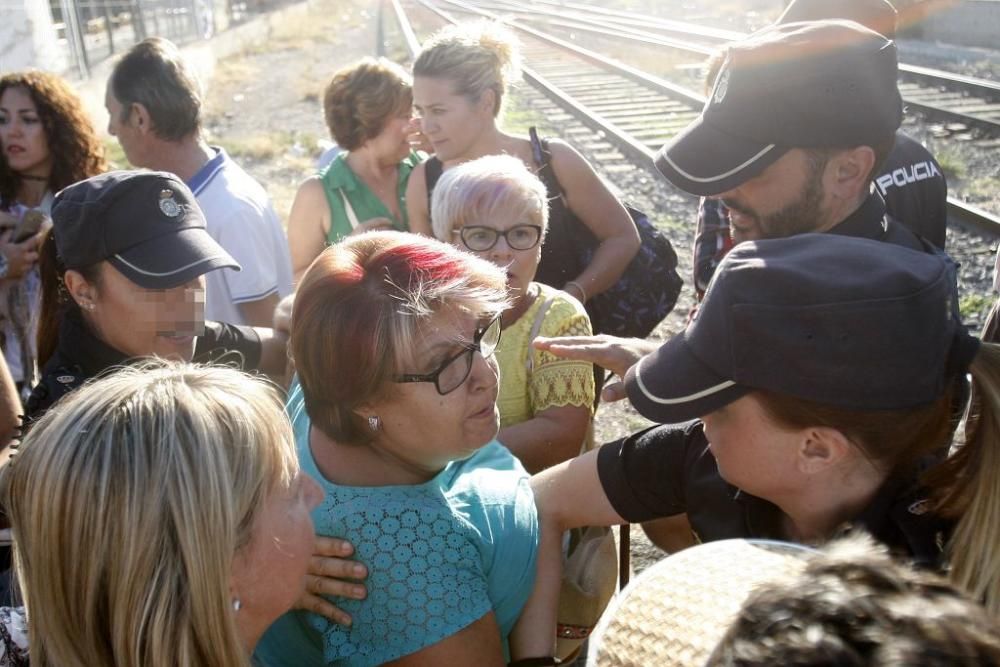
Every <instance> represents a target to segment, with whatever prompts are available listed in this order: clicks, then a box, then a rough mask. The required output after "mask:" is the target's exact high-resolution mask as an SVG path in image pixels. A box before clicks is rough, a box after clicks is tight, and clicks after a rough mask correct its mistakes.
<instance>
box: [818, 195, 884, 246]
mask: <svg viewBox="0 0 1000 667" xmlns="http://www.w3.org/2000/svg"><path fill="white" fill-rule="evenodd" d="M887 230H888V221H887V220H886V216H885V200H884V199H882V195H880V194H879V193H878V192H876V191H874V190H872V191H871V192H870V193H869V194H868V198H867V199H865V200H864V201H863V202H861V206H859V207H858V208H857V209H856V210H855V211H854V212H853V213H851V214H850V215H849V216H847V217H846V218H845V219H844V220H842V221H841V222H840V223H839V224H838V225H836V226H835V227H833V228H832V229H830V231H829V233H830V234H839V235H841V236H854V237H857V238H863V239H872V240H875V241H878V240H881V239H882V237H883V236H885V234H886V231H887Z"/></svg>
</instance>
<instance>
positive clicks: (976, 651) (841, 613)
mask: <svg viewBox="0 0 1000 667" xmlns="http://www.w3.org/2000/svg"><path fill="white" fill-rule="evenodd" d="M857 545H858V542H857V541H852V542H851V543H848V544H847V545H841V546H840V547H839V548H834V549H833V550H831V551H830V552H829V553H828V555H823V556H817V557H815V558H812V559H810V561H809V562H808V564H807V565H806V567H805V569H804V570H803V571H802V573H801V574H800V575H799V576H797V577H795V578H793V579H791V580H782V581H780V582H776V583H771V584H766V585H764V586H762V587H761V588H759V589H758V590H757V591H755V592H754V593H752V594H751V595H750V597H749V598H747V600H746V602H744V603H743V607H742V608H741V610H740V612H739V615H738V616H737V617H736V620H735V621H734V622H733V624H732V625H731V626H730V627H729V630H728V631H727V633H726V635H725V636H724V637H723V638H722V640H721V641H720V642H719V645H718V646H717V647H716V649H715V651H714V652H713V654H712V656H711V658H709V660H708V663H707V664H708V665H712V666H713V667H719V666H722V665H741V666H745V667H750V666H753V665H794V666H797V667H802V666H805V665H815V666H816V667H819V666H820V665H838V666H840V667H853V666H857V667H862V666H870V665H872V666H873V665H900V666H902V665H924V666H931V667H936V666H938V665H940V666H941V667H945V666H946V665H947V666H951V665H969V666H970V667H971V666H972V665H977V666H978V665H1000V632H998V630H997V626H996V624H995V621H994V620H993V619H992V618H991V617H990V615H989V614H988V613H987V612H986V610H985V609H984V608H983V607H981V606H980V605H979V604H977V603H976V602H974V601H973V600H971V599H969V598H967V597H965V596H964V595H963V594H961V593H959V592H958V591H957V590H956V589H955V588H953V587H952V586H951V585H949V584H948V583H947V582H946V581H945V580H944V579H942V578H940V577H938V576H937V575H935V574H933V573H931V572H926V571H922V570H916V569H913V568H911V567H909V566H906V565H903V564H901V563H897V562H894V561H893V560H892V559H891V558H889V556H888V555H887V554H886V553H885V551H884V550H883V549H876V548H875V547H874V546H873V545H872V543H870V542H869V541H867V540H866V541H864V542H862V543H861V547H860V548H859V547H858V546H857Z"/></svg>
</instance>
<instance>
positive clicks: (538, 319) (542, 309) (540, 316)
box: [524, 297, 552, 373]
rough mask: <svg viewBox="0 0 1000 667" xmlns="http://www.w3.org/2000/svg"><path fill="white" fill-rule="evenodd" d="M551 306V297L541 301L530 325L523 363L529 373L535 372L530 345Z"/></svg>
mask: <svg viewBox="0 0 1000 667" xmlns="http://www.w3.org/2000/svg"><path fill="white" fill-rule="evenodd" d="M551 305H552V298H551V297H549V298H547V299H545V301H542V305H540V306H539V307H538V312H537V313H535V321H534V322H532V323H531V332H530V333H529V334H528V358H527V359H526V360H525V362H524V366H525V368H527V369H528V372H529V373H530V372H531V371H533V370H535V349H534V348H533V347H531V343H532V341H534V340H535V338H537V337H538V332H539V331H541V330H542V322H543V321H544V320H545V314H546V313H547V312H549V306H551Z"/></svg>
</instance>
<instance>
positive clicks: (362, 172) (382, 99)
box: [288, 58, 421, 280]
mask: <svg viewBox="0 0 1000 667" xmlns="http://www.w3.org/2000/svg"><path fill="white" fill-rule="evenodd" d="M410 83H411V82H410V78H409V75H408V74H407V73H406V72H405V71H404V70H403V69H402V68H401V67H399V66H398V65H396V64H395V63H393V62H390V61H388V60H385V59H384V58H380V59H378V60H376V59H374V58H364V59H362V60H360V61H358V62H356V63H354V64H353V65H349V66H347V67H345V68H343V69H341V70H338V71H337V72H336V73H335V74H334V75H333V79H332V80H331V81H330V83H329V85H328V86H327V87H326V92H325V93H324V96H323V110H324V114H325V116H326V124H327V127H329V128H330V134H331V136H332V137H333V138H334V140H335V141H336V142H337V144H338V145H339V146H341V147H342V148H343V149H344V151H345V152H343V153H341V154H340V155H338V156H337V157H336V158H335V159H334V160H333V162H331V163H330V165H329V166H327V167H326V168H324V169H323V170H321V171H320V172H319V173H318V174H317V175H315V176H312V177H310V178H309V179H307V180H306V181H305V182H304V183H303V184H302V185H301V186H300V187H299V191H298V193H297V194H296V195H295V202H294V203H293V204H292V211H291V214H290V215H289V218H288V245H289V249H290V250H291V254H292V270H293V271H294V272H295V278H296V280H298V278H299V277H300V276H301V275H302V273H303V272H304V271H305V270H306V268H308V267H309V265H310V264H311V263H312V261H313V260H314V259H315V258H316V256H317V255H319V254H320V252H322V251H323V248H325V247H326V246H327V245H329V244H331V243H334V242H336V241H338V240H339V239H341V238H343V237H345V236H347V235H349V234H353V233H355V232H363V231H368V230H371V229H398V230H401V231H407V230H408V229H409V223H408V220H407V215H406V204H405V199H404V195H405V193H406V183H407V180H408V179H409V177H410V172H411V171H412V170H413V168H414V167H415V166H416V165H417V164H418V163H419V162H420V160H421V156H420V154H418V153H416V152H415V151H413V150H412V149H411V147H410V139H411V135H413V134H415V129H414V126H413V123H412V118H411V109H412V106H413V94H412V90H411V85H410Z"/></svg>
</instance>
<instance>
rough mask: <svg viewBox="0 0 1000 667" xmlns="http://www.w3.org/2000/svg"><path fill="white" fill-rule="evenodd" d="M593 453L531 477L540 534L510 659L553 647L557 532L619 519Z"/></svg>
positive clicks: (558, 562)
mask: <svg viewBox="0 0 1000 667" xmlns="http://www.w3.org/2000/svg"><path fill="white" fill-rule="evenodd" d="M597 453H598V450H592V451H590V452H588V453H586V454H584V455H583V456H579V457H577V458H575V459H570V460H569V461H566V462H564V463H560V464H559V465H557V466H555V467H552V468H549V469H548V470H545V471H543V472H541V473H539V474H537V475H535V476H534V477H532V478H531V490H532V491H533V492H534V494H535V505H536V507H537V508H538V523H539V531H540V535H541V537H540V539H539V544H538V570H537V576H536V579H535V588H534V590H533V591H532V594H531V598H530V599H529V600H528V603H527V605H525V608H524V611H523V612H522V613H521V617H520V618H519V619H518V622H517V625H516V626H515V627H514V634H513V635H512V636H511V644H510V648H511V655H512V656H514V657H535V656H542V655H552V652H553V650H554V646H553V641H554V637H555V632H556V615H557V612H558V610H559V590H560V587H561V582H562V535H563V533H564V532H565V531H567V530H569V529H570V528H576V527H578V526H585V525H586V526H610V525H612V524H620V523H625V520H624V519H623V518H622V517H621V516H619V515H618V513H617V512H615V510H614V508H613V507H612V506H611V502H610V501H609V500H608V497H607V495H605V493H604V489H603V488H602V487H601V480H600V478H599V477H598V474H597ZM515 651H516V652H515Z"/></svg>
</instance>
